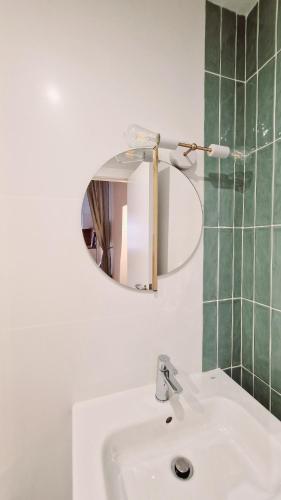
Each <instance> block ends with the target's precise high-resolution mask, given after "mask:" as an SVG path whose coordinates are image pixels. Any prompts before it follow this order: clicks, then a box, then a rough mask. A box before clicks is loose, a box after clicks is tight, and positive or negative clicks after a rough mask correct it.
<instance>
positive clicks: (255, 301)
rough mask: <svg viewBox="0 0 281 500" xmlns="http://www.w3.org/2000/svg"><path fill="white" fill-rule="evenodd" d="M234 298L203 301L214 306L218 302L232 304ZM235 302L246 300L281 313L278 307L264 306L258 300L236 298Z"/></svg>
mask: <svg viewBox="0 0 281 500" xmlns="http://www.w3.org/2000/svg"><path fill="white" fill-rule="evenodd" d="M231 300H232V297H227V298H225V299H211V300H203V304H214V303H216V302H230V301H231ZM233 300H242V301H243V300H245V302H250V303H251V304H255V305H257V306H260V307H264V308H265V309H271V310H272V311H275V312H278V313H281V309H277V307H272V306H270V305H268V304H263V303H262V302H258V301H257V300H253V299H248V298H246V297H234V298H233Z"/></svg>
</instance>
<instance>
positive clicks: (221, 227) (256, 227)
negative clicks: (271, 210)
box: [204, 224, 281, 230]
mask: <svg viewBox="0 0 281 500" xmlns="http://www.w3.org/2000/svg"><path fill="white" fill-rule="evenodd" d="M272 226H273V227H281V224H266V225H264V226H259V225H256V226H235V229H246V230H247V229H270V228H271V227H272ZM232 227H233V226H204V229H232Z"/></svg>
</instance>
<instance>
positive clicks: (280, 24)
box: [277, 0, 281, 50]
mask: <svg viewBox="0 0 281 500" xmlns="http://www.w3.org/2000/svg"><path fill="white" fill-rule="evenodd" d="M280 49H281V0H278V20H277V50H280Z"/></svg>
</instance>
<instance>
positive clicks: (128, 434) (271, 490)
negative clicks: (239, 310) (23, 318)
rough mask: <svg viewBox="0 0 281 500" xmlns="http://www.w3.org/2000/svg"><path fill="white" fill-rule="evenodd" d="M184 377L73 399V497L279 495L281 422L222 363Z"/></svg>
mask: <svg viewBox="0 0 281 500" xmlns="http://www.w3.org/2000/svg"><path fill="white" fill-rule="evenodd" d="M180 381H181V382H182V385H183V386H184V388H185V391H184V393H183V395H181V396H180V397H174V398H172V400H170V401H168V402H166V403H159V402H158V401H156V400H155V398H154V391H155V387H154V386H147V387H142V388H139V389H135V390H131V391H126V392H122V393H118V394H113V395H111V396H106V397H102V398H98V399H95V400H92V401H87V402H83V403H78V404H76V405H75V406H74V409H73V499H74V500H281V423H280V422H279V421H278V420H277V419H276V418H275V417H273V416H272V415H271V414H270V413H269V412H268V411H267V410H265V409H264V408H263V407H262V406H261V405H260V404H259V403H258V402H257V401H256V400H254V399H253V398H252V397H250V396H249V395H248V394H247V393H246V392H245V391H244V390H243V389H241V387H240V386H238V385H237V384H236V383H234V382H233V381H232V380H231V379H230V378H229V377H228V376H227V375H225V374H224V373H223V372H222V371H221V370H213V371H211V372H208V373H204V374H197V375H193V376H190V377H188V378H187V377H186V380H184V379H183V378H180ZM177 457H184V458H186V459H188V460H189V461H190V462H191V464H192V466H193V475H192V473H190V474H189V473H187V475H188V474H189V475H188V477H187V478H186V479H183V478H181V477H178V476H177V474H176V471H175V466H174V465H172V464H173V460H174V459H176V458H177Z"/></svg>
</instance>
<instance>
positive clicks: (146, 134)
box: [125, 124, 160, 148]
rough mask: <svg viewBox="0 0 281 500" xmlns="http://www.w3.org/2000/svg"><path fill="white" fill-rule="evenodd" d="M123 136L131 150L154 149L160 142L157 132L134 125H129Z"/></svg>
mask: <svg viewBox="0 0 281 500" xmlns="http://www.w3.org/2000/svg"><path fill="white" fill-rule="evenodd" d="M125 136H126V140H127V143H128V145H129V146H130V147H131V148H154V146H156V145H157V144H159V140H160V135H159V134H158V133H157V132H153V131H152V130H148V129H146V128H143V127H140V126H139V125H136V124H132V125H129V127H128V130H127V132H126V133H125Z"/></svg>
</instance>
